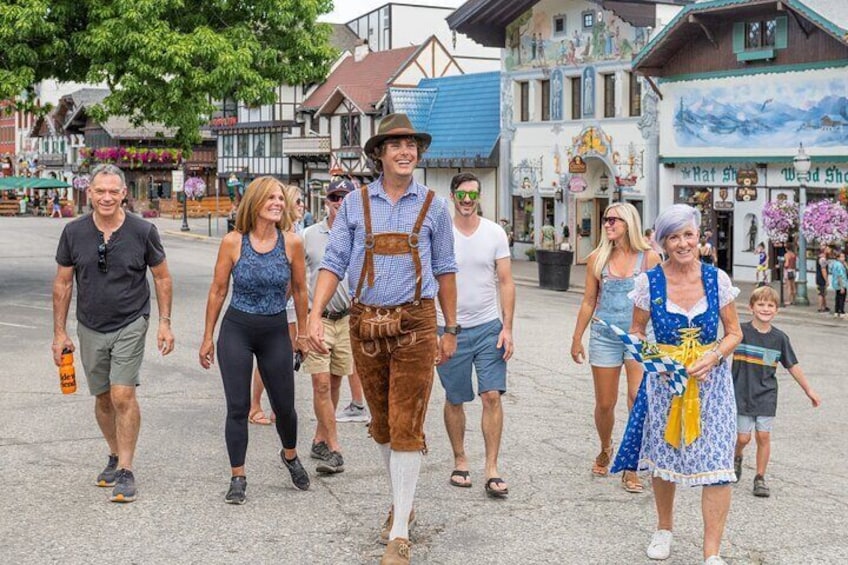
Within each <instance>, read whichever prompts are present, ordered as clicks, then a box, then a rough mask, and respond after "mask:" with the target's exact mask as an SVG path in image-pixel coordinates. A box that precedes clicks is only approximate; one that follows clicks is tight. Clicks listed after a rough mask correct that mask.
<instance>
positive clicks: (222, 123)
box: [209, 116, 238, 128]
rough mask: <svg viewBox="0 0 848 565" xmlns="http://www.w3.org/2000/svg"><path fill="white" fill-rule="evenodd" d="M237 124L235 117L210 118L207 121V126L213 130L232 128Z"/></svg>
mask: <svg viewBox="0 0 848 565" xmlns="http://www.w3.org/2000/svg"><path fill="white" fill-rule="evenodd" d="M237 123H238V118H237V117H235V116H227V117H226V118H224V117H221V118H212V119H211V120H209V125H210V126H211V127H213V128H222V127H229V126H234V125H236V124H237Z"/></svg>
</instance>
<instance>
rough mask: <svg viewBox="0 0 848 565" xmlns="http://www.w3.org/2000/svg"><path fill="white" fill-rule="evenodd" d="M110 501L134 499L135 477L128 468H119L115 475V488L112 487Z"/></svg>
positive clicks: (130, 500)
mask: <svg viewBox="0 0 848 565" xmlns="http://www.w3.org/2000/svg"><path fill="white" fill-rule="evenodd" d="M109 500H111V501H112V502H132V501H133V500H135V477H134V476H133V474H132V471H130V470H129V469H119V470H118V472H117V474H116V475H115V488H113V489H112V497H111V498H110V499H109Z"/></svg>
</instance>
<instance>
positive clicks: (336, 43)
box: [329, 24, 360, 51]
mask: <svg viewBox="0 0 848 565" xmlns="http://www.w3.org/2000/svg"><path fill="white" fill-rule="evenodd" d="M329 25H330V26H332V28H333V32H332V34H330V45H332V46H333V47H335V48H336V49H338V50H339V51H353V48H354V47H356V46H357V45H359V41H360V39H359V36H358V35H356V34H355V33H353V30H352V29H350V28H349V27H347V25H346V24H329Z"/></svg>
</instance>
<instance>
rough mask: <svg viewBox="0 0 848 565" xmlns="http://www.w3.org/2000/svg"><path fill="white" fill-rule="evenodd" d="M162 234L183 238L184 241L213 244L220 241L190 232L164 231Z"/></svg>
mask: <svg viewBox="0 0 848 565" xmlns="http://www.w3.org/2000/svg"><path fill="white" fill-rule="evenodd" d="M162 233H164V234H165V235H171V236H175V237H184V238H186V239H193V240H195V241H207V242H213V243H214V242H216V241H220V238H217V237H210V236H208V235H200V234H197V233H190V232H184V231H174V230H164V231H163V232H162Z"/></svg>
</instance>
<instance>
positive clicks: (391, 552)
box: [380, 538, 412, 565]
mask: <svg viewBox="0 0 848 565" xmlns="http://www.w3.org/2000/svg"><path fill="white" fill-rule="evenodd" d="M411 556H412V544H411V543H409V540H408V539H405V538H395V539H393V540H392V541H390V542H389V545H387V546H386V551H385V552H384V553H383V558H382V559H380V565H409V559H410V557H411Z"/></svg>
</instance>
